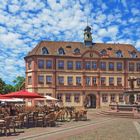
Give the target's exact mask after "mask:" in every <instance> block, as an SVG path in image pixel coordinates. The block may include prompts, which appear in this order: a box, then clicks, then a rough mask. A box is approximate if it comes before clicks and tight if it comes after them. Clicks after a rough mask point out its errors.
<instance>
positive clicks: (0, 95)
mask: <svg viewBox="0 0 140 140" xmlns="http://www.w3.org/2000/svg"><path fill="white" fill-rule="evenodd" d="M0 99H11V98H10V97H5V96H4V95H2V94H0Z"/></svg>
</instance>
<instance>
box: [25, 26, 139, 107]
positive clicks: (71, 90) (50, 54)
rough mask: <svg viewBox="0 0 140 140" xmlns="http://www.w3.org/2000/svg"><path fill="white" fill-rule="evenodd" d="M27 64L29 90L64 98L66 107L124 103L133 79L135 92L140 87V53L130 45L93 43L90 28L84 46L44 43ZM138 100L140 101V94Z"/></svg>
mask: <svg viewBox="0 0 140 140" xmlns="http://www.w3.org/2000/svg"><path fill="white" fill-rule="evenodd" d="M25 61H26V89H28V90H29V91H34V92H38V93H40V94H41V95H51V96H53V97H56V98H58V99H61V100H62V101H63V103H64V104H65V105H66V106H83V105H84V104H85V103H86V101H87V102H88V105H89V106H90V107H100V106H108V105H109V104H110V103H111V102H120V103H121V102H124V96H123V93H124V91H126V90H129V89H130V85H129V83H128V79H129V78H132V77H135V78H137V81H136V82H135V83H134V84H135V89H134V90H138V89H139V86H140V52H138V50H136V48H135V47H134V46H132V45H128V44H127V45H126V44H105V43H92V35H91V28H90V27H89V26H87V27H86V29H85V30H84V43H82V42H51V41H41V42H40V43H39V44H38V45H37V46H36V47H35V48H34V49H33V50H32V51H31V52H29V53H28V55H27V56H26V57H25ZM127 100H129V99H127ZM135 100H137V101H139V102H140V95H137V97H136V98H135Z"/></svg>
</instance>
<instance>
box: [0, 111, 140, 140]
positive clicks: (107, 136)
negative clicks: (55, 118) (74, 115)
mask: <svg viewBox="0 0 140 140" xmlns="http://www.w3.org/2000/svg"><path fill="white" fill-rule="evenodd" d="M97 111H98V110H89V111H88V118H89V120H88V121H79V122H75V121H71V122H63V123H60V122H58V126H57V127H46V128H42V127H36V128H29V129H22V130H18V131H19V132H20V133H19V134H18V133H17V136H8V137H5V136H2V137H0V140H94V139H95V140H140V132H139V131H140V123H139V122H140V120H134V119H124V118H114V117H112V118H110V117H104V116H100V115H96V112H97ZM22 131H24V132H22Z"/></svg>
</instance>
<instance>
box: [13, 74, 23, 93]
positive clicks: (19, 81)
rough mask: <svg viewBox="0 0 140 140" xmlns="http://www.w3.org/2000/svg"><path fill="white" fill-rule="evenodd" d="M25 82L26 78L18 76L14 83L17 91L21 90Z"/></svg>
mask: <svg viewBox="0 0 140 140" xmlns="http://www.w3.org/2000/svg"><path fill="white" fill-rule="evenodd" d="M24 82H25V78H24V77H23V76H18V77H17V78H16V79H15V80H14V81H13V83H14V84H15V86H14V87H15V91H18V90H20V88H21V86H22V85H23V83H24Z"/></svg>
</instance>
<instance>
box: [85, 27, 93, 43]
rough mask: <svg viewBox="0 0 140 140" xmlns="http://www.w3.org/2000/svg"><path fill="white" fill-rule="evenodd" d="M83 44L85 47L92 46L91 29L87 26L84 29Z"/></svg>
mask: <svg viewBox="0 0 140 140" xmlns="http://www.w3.org/2000/svg"><path fill="white" fill-rule="evenodd" d="M84 43H85V45H86V46H91V45H92V35H91V28H90V27H89V26H87V27H86V28H85V29H84Z"/></svg>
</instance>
